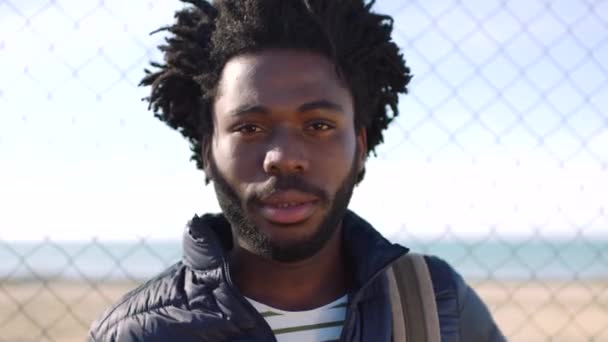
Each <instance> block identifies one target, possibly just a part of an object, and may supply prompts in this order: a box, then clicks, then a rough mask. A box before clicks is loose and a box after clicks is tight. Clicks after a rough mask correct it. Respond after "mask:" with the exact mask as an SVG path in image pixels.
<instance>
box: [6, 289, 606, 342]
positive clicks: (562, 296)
mask: <svg viewBox="0 0 608 342" xmlns="http://www.w3.org/2000/svg"><path fill="white" fill-rule="evenodd" d="M471 284H472V286H473V287H474V288H476V289H477V291H478V293H479V294H480V296H481V297H482V298H483V299H484V300H485V301H486V303H487V304H488V306H489V307H490V309H491V311H492V312H493V314H494V317H495V318H496V320H497V321H498V324H499V325H500V327H501V329H502V330H503V332H504V333H505V334H506V335H507V337H508V339H509V341H522V342H524V341H525V342H530V341H564V342H565V341H569V342H580V341H595V342H608V280H606V281H577V282H561V281H540V280H539V281H526V282H516V281H512V282H502V283H499V282H497V281H481V282H471ZM135 286H137V283H134V282H121V283H102V284H95V283H93V284H87V283H82V282H68V281H48V282H46V283H40V282H11V283H8V282H0V331H1V332H2V333H1V334H0V342H26V341H27V342H29V341H31V342H34V341H36V342H46V341H60V342H76V341H83V340H85V339H86V333H87V329H88V326H89V325H90V323H91V322H92V321H93V320H94V319H95V318H96V317H97V316H98V315H99V314H100V313H101V312H102V311H103V310H104V308H106V307H107V306H108V304H109V303H111V302H114V301H116V300H117V299H118V298H120V296H121V295H122V294H124V293H125V292H126V291H128V290H129V289H132V288H134V287H135Z"/></svg>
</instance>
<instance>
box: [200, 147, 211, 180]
mask: <svg viewBox="0 0 608 342" xmlns="http://www.w3.org/2000/svg"><path fill="white" fill-rule="evenodd" d="M211 153H212V152H211V139H209V138H207V139H203V143H202V146H201V158H202V159H203V172H205V184H209V182H210V181H212V180H213V177H211V175H212V172H211V164H210V162H211V158H212V156H211Z"/></svg>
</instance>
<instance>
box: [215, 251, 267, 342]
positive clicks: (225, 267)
mask: <svg viewBox="0 0 608 342" xmlns="http://www.w3.org/2000/svg"><path fill="white" fill-rule="evenodd" d="M222 268H223V270H224V278H225V280H226V284H228V289H230V291H231V292H232V295H233V296H234V297H235V298H238V300H239V301H240V302H241V304H242V305H243V306H245V308H247V310H248V311H249V313H250V314H252V316H253V317H255V320H256V325H259V326H261V327H262V330H263V332H264V341H273V342H276V341H277V340H276V337H275V336H274V333H273V332H272V329H271V328H270V326H269V325H268V322H266V320H265V319H264V317H262V315H260V313H259V312H258V310H257V309H256V308H254V307H253V305H252V304H251V303H250V302H249V301H248V300H247V299H246V298H245V296H243V295H242V294H241V292H240V291H238V289H237V288H236V286H234V284H233V283H232V278H230V269H229V267H228V262H227V261H226V260H224V261H223V262H222Z"/></svg>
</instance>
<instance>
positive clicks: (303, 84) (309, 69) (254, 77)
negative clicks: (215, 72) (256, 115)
mask: <svg viewBox="0 0 608 342" xmlns="http://www.w3.org/2000/svg"><path fill="white" fill-rule="evenodd" d="M319 99H328V100H333V101H338V102H344V101H346V102H351V101H350V92H349V91H348V90H347V89H346V87H345V86H344V83H343V81H342V80H341V79H340V78H339V77H338V74H337V72H336V68H335V66H334V64H333V63H331V62H330V60H329V59H328V58H326V57H324V56H321V55H318V54H314V53H310V52H305V51H294V50H281V49H276V50H265V51H262V52H258V53H251V54H244V55H239V56H236V57H233V58H232V59H230V60H229V61H228V63H226V65H225V66H224V69H223V71H222V75H221V77H220V82H219V87H218V96H217V98H216V104H219V105H239V104H244V103H252V104H259V105H264V106H270V107H272V106H286V107H287V106H290V105H300V104H302V103H305V102H307V101H316V100H319ZM343 104H344V103H343Z"/></svg>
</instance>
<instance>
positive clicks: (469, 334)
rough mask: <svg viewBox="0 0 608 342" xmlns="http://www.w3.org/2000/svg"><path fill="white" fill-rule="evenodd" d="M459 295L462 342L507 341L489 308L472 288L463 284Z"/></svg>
mask: <svg viewBox="0 0 608 342" xmlns="http://www.w3.org/2000/svg"><path fill="white" fill-rule="evenodd" d="M462 287H463V289H462V290H461V292H462V293H461V294H460V295H459V304H460V308H459V309H460V338H461V340H462V341H480V342H481V341H488V342H502V341H506V339H505V337H504V336H503V335H502V333H501V332H500V330H499V329H498V326H497V325H496V323H495V322H494V320H493V319H492V315H491V314H490V312H489V310H488V308H487V307H486V305H485V304H484V303H483V301H482V300H481V298H479V296H478V295H477V293H475V290H473V289H472V288H471V287H469V286H468V285H467V284H465V283H464V281H463V282H462Z"/></svg>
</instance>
